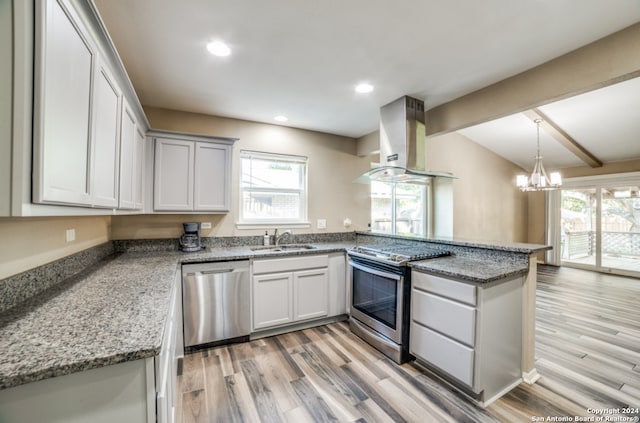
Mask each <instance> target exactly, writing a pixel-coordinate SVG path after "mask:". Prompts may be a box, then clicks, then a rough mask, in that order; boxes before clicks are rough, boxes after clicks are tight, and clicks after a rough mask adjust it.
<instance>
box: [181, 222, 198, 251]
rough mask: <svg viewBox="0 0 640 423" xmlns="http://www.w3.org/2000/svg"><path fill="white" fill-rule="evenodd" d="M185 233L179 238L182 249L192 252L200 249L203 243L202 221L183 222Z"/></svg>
mask: <svg viewBox="0 0 640 423" xmlns="http://www.w3.org/2000/svg"><path fill="white" fill-rule="evenodd" d="M182 227H183V228H184V234H183V235H182V236H181V237H180V238H178V242H179V243H180V249H181V250H182V251H184V252H187V253H191V252H194V251H200V250H201V249H202V244H201V243H200V222H188V223H183V224H182Z"/></svg>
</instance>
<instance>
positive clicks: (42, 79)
mask: <svg viewBox="0 0 640 423" xmlns="http://www.w3.org/2000/svg"><path fill="white" fill-rule="evenodd" d="M38 5H39V6H40V7H42V8H43V11H42V13H37V14H36V16H38V17H39V19H40V20H41V21H40V24H39V25H38V26H37V27H38V28H40V29H41V30H40V31H39V33H38V36H37V39H36V46H37V56H38V57H39V58H40V60H39V66H36V74H35V97H36V99H39V100H40V101H36V102H35V106H34V107H35V110H34V113H35V118H34V181H33V183H34V186H33V197H34V201H35V202H41V203H68V204H79V205H87V206H90V205H91V195H90V186H89V176H90V173H89V165H90V149H89V146H90V136H91V127H90V123H91V100H92V98H91V94H92V78H93V75H94V66H95V65H96V63H95V62H96V48H95V47H94V45H93V44H92V43H91V41H90V39H89V37H87V36H86V34H87V30H86V28H84V26H83V25H82V23H81V22H80V19H78V18H77V17H76V16H75V13H74V11H73V9H72V8H71V7H66V3H64V2H62V1H43V2H38ZM37 63H38V62H37Z"/></svg>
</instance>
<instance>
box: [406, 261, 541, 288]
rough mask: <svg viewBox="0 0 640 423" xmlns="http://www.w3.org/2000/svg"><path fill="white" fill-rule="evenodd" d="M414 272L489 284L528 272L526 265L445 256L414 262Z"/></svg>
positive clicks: (522, 263) (412, 264)
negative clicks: (418, 271)
mask: <svg viewBox="0 0 640 423" xmlns="http://www.w3.org/2000/svg"><path fill="white" fill-rule="evenodd" d="M410 266H411V267H412V268H414V269H416V270H420V271H426V272H429V273H433V274H437V275H441V276H450V277H453V278H456V279H459V280H465V281H469V282H475V283H478V284H484V283H489V282H493V281H497V280H499V279H503V278H508V277H511V276H517V275H524V274H526V273H527V272H528V271H529V266H528V263H526V262H513V261H503V260H496V261H492V260H488V259H486V258H484V259H477V258H470V257H458V256H447V257H440V258H435V259H428V260H422V261H416V262H413V263H411V264H410Z"/></svg>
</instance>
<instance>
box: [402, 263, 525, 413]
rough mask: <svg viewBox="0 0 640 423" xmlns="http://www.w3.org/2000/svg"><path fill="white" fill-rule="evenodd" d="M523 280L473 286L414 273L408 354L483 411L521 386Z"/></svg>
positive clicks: (518, 278) (507, 279)
mask: <svg viewBox="0 0 640 423" xmlns="http://www.w3.org/2000/svg"><path fill="white" fill-rule="evenodd" d="M522 283H523V279H522V277H521V276H518V277H512V278H505V279H503V280H499V281H495V282H491V283H487V284H477V285H476V284H473V283H469V282H464V281H458V280H453V279H449V278H444V277H441V276H436V275H431V274H427V273H423V272H419V271H416V270H413V271H412V273H411V284H412V289H411V325H410V342H409V347H410V348H409V349H410V352H411V354H413V355H414V356H415V357H416V359H417V361H418V362H421V363H423V364H425V365H426V366H427V367H429V368H432V369H433V370H436V371H438V372H439V373H441V374H442V375H443V376H444V377H446V378H448V379H450V380H451V381H452V382H453V383H454V384H456V385H457V386H459V387H461V388H462V389H463V390H465V391H468V392H471V393H472V394H473V395H474V396H476V397H477V398H478V399H479V400H480V401H481V402H482V403H484V404H485V405H487V404H489V403H490V402H492V401H494V400H495V399H497V398H499V397H500V396H502V395H503V394H505V393H506V392H508V391H509V390H510V389H511V388H513V387H515V386H516V385H517V384H518V383H519V382H520V381H521V380H522V363H521V358H522V303H523V299H522Z"/></svg>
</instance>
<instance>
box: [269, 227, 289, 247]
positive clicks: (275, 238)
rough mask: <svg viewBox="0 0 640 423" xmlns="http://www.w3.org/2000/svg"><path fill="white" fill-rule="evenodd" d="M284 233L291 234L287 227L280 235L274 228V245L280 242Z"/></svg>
mask: <svg viewBox="0 0 640 423" xmlns="http://www.w3.org/2000/svg"><path fill="white" fill-rule="evenodd" d="M285 235H289V236H292V235H293V234H292V233H291V231H290V230H289V229H287V230H286V231H284V232H282V233H281V234H280V235H278V228H276V229H275V230H274V231H273V243H274V245H278V244H279V243H280V240H281V239H282V237H283V236H285Z"/></svg>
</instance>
